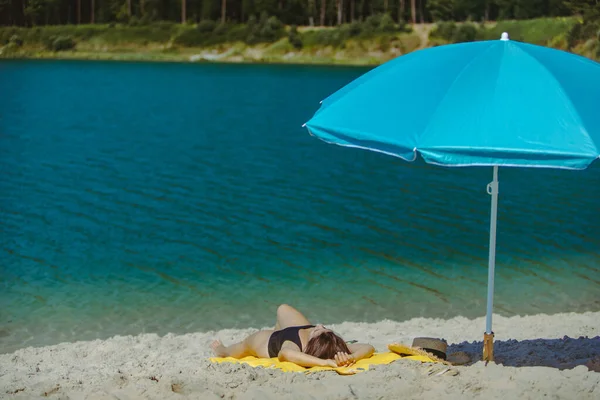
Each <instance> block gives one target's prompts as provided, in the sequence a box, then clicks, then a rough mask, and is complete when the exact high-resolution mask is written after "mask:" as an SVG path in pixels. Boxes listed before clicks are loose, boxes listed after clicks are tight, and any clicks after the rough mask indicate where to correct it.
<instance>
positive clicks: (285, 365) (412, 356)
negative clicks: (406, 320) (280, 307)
mask: <svg viewBox="0 0 600 400" xmlns="http://www.w3.org/2000/svg"><path fill="white" fill-rule="evenodd" d="M388 348H389V349H390V350H391V351H390V352H387V353H375V354H373V355H372V356H371V357H369V358H365V359H362V360H358V361H357V362H356V363H355V364H353V365H351V366H349V367H337V368H333V367H311V368H305V367H301V366H299V365H297V364H294V363H291V362H288V361H279V360H278V359H277V358H276V357H274V358H256V357H244V358H241V359H237V358H233V357H212V358H210V361H211V362H216V363H224V362H228V363H243V364H248V365H251V366H253V367H264V368H275V369H280V370H282V371H284V372H304V373H308V374H310V373H313V372H319V371H335V372H337V373H338V374H340V375H354V374H356V373H357V372H362V371H367V370H368V369H369V367H370V366H371V365H378V364H389V363H392V362H394V361H396V360H399V359H401V358H402V359H406V360H415V361H421V362H438V360H434V359H433V358H431V357H428V356H427V355H423V354H419V353H417V352H413V351H411V350H412V349H411V348H410V347H407V346H403V345H398V344H391V345H389V346H388Z"/></svg>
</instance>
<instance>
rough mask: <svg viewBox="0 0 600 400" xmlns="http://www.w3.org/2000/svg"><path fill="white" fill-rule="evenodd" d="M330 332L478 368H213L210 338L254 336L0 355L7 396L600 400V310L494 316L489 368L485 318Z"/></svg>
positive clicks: (111, 342) (131, 339) (119, 340)
mask: <svg viewBox="0 0 600 400" xmlns="http://www.w3.org/2000/svg"><path fill="white" fill-rule="evenodd" d="M330 326H331V327H332V328H333V329H334V330H335V331H337V332H338V333H340V334H341V335H342V336H343V337H344V338H345V339H346V340H351V339H354V340H358V341H361V342H367V343H371V344H373V345H374V346H375V348H376V350H377V351H386V345H387V344H388V343H391V342H401V343H405V344H411V343H412V339H413V338H414V337H416V336H433V337H439V338H445V339H446V340H447V341H448V343H449V348H448V353H452V352H456V351H466V352H468V353H470V354H472V357H473V361H472V362H471V363H469V364H468V365H464V366H452V367H447V366H445V365H443V364H429V363H420V362H416V361H409V360H399V361H396V362H394V363H392V364H390V365H379V366H375V367H373V368H372V369H371V370H369V371H366V372H361V373H358V374H356V375H353V376H341V375H338V374H337V373H335V372H332V371H327V372H319V373H316V374H311V375H305V374H303V373H284V372H281V371H278V370H266V369H262V368H252V367H249V366H246V365H240V364H212V363H210V361H209V360H208V357H209V356H210V355H211V354H210V347H209V344H210V342H211V341H212V340H213V338H219V339H221V340H222V341H224V342H225V344H228V343H230V342H231V341H233V340H239V339H242V338H243V337H244V336H245V335H247V334H249V333H251V332H254V331H255V330H256V329H245V330H222V331H219V332H202V333H192V334H186V335H173V334H169V335H165V336H163V337H159V336H157V335H154V334H144V335H139V336H116V337H113V338H110V339H108V340H96V341H88V342H77V343H63V344H59V345H55V346H47V347H41V348H31V347H29V348H24V349H20V350H18V351H16V352H14V353H11V354H2V355H0V398H9V399H12V398H15V399H17V398H19V399H20V398H27V399H30V398H44V397H49V398H55V399H182V398H194V399H280V398H283V397H284V396H285V397H287V398H297V399H315V398H320V399H400V398H402V399H413V398H414V399H417V398H419V399H422V398H426V397H429V396H432V398H440V397H441V396H444V398H450V399H454V398H460V399H465V398H484V397H485V398H488V399H489V398H502V399H513V398H525V399H527V398H532V399H533V398H535V399H538V398H542V397H544V398H552V399H599V398H600V373H599V372H594V369H596V371H600V368H599V367H600V336H598V335H599V334H600V312H588V313H584V314H573V313H570V314H555V315H534V316H525V317H510V318H504V317H501V316H494V330H495V332H496V347H495V351H496V363H490V364H488V365H487V366H486V365H485V364H484V363H483V362H481V361H478V358H479V357H480V351H481V339H482V332H483V327H484V319H483V318H478V319H475V320H469V319H466V318H462V317H456V318H453V319H450V320H441V319H425V318H418V319H412V320H410V321H405V322H393V321H381V322H378V323H373V324H366V323H351V322H346V323H341V324H337V325H330ZM448 368H449V369H448ZM590 368H591V369H590ZM442 372H443V373H442Z"/></svg>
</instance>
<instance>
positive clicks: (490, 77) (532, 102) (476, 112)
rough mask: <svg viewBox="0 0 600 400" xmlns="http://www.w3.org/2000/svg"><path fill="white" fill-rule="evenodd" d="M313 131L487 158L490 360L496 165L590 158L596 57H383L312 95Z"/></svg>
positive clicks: (444, 161) (486, 354) (371, 144)
mask: <svg viewBox="0 0 600 400" xmlns="http://www.w3.org/2000/svg"><path fill="white" fill-rule="evenodd" d="M305 126H306V127H307V128H308V130H309V132H310V133H311V134H312V135H314V136H317V137H318V138H320V139H322V140H324V141H326V142H329V143H334V144H338V145H342V146H349V147H358V148H363V149H367V150H373V151H378V152H382V153H386V154H390V155H393V156H397V157H400V158H402V159H404V160H406V161H414V160H415V159H416V158H417V154H421V156H422V157H423V159H424V160H425V162H428V163H430V164H437V165H443V166H493V180H492V182H491V183H490V184H489V185H488V187H487V191H488V193H489V194H490V195H491V196H492V201H491V218H490V246H489V262H488V297H487V313H486V331H485V335H484V351H483V358H484V360H487V361H491V360H493V358H494V357H493V336H494V334H493V331H492V310H493V293H494V269H495V258H496V218H497V205H498V167H499V166H510V167H538V168H567V169H584V168H586V167H588V166H589V165H590V164H591V163H592V162H593V161H594V160H597V159H598V158H600V64H598V63H596V62H594V61H592V60H589V59H587V58H584V57H581V56H577V55H574V54H571V53H567V52H564V51H560V50H554V49H550V48H546V47H541V46H535V45H531V44H527V43H521V42H515V41H511V40H509V39H508V35H507V34H506V33H504V34H502V38H501V40H495V41H482V42H471V43H462V44H453V45H446V46H439V47H434V48H430V49H425V50H420V51H416V52H414V53H410V54H408V55H405V56H401V57H398V58H396V59H394V60H392V61H389V62H387V63H385V64H383V65H381V66H379V67H377V68H375V69H373V70H371V71H370V72H368V73H366V74H364V75H363V76H361V77H359V78H358V79H356V80H354V81H353V82H351V83H349V84H348V85H346V86H345V87H343V88H341V89H340V90H338V91H337V92H335V93H334V94H332V95H331V96H329V97H328V98H326V99H325V100H323V101H322V102H321V107H320V109H319V110H318V111H317V112H316V113H315V115H314V116H313V117H312V118H311V119H310V120H309V121H308V122H307V123H306V124H305Z"/></svg>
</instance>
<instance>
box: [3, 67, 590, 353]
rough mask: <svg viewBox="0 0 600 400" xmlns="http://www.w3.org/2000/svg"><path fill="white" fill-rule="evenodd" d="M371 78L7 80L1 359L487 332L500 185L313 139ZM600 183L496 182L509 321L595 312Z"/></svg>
mask: <svg viewBox="0 0 600 400" xmlns="http://www.w3.org/2000/svg"><path fill="white" fill-rule="evenodd" d="M365 71H366V70H365V69H358V68H333V67H296V66H259V65H187V64H141V63H140V64H138V63H104V62H58V61H54V62H20V61H12V62H2V63H0V88H1V92H2V96H0V173H1V178H0V179H1V180H0V232H1V233H0V254H1V258H0V260H1V261H0V352H7V351H12V350H14V349H16V348H19V347H23V346H28V345H36V346H37V345H44V344H53V343H58V342H62V341H74V340H84V339H93V338H106V337H109V336H111V335H114V334H136V333H141V332H156V333H159V334H164V333H167V332H176V333H184V332H193V331H204V330H211V329H220V328H232V327H250V326H252V327H260V326H266V325H269V324H272V323H273V321H274V313H275V307H276V305H277V304H279V303H282V302H286V303H291V304H294V305H296V306H298V307H299V308H300V309H302V310H304V311H306V313H307V314H308V315H309V317H311V318H312V319H314V320H315V321H320V322H324V323H336V322H341V321H377V320H381V319H384V318H389V319H394V320H404V319H409V318H412V317H417V316H427V317H446V318H447V317H452V316H456V315H465V316H468V317H475V316H481V315H484V313H485V294H486V283H487V255H488V253H487V252H488V248H487V246H488V229H489V201H490V199H489V196H488V195H487V193H486V185H487V183H488V182H489V181H490V179H491V172H492V171H491V168H459V169H450V168H440V167H434V166H429V165H426V164H424V163H422V162H416V163H414V164H410V163H406V162H403V161H401V160H399V159H395V158H392V157H389V156H385V155H381V154H377V153H371V152H367V151H362V150H356V149H347V148H341V147H336V146H332V145H328V144H325V143H323V142H321V141H319V140H317V139H315V138H313V137H311V136H309V135H308V133H307V132H306V131H305V130H304V129H303V128H302V127H301V125H302V123H304V122H305V121H306V120H307V119H309V118H310V116H311V115H312V114H313V113H314V111H315V110H316V109H317V107H318V104H319V101H320V100H322V99H323V98H324V97H326V96H327V95H328V94H329V93H331V92H332V91H334V90H336V89H338V88H339V87H341V86H343V85H344V84H346V83H347V82H349V81H351V80H352V79H354V78H355V77H357V76H359V75H360V74H362V73H364V72H365ZM399 95H402V96H417V95H418V94H416V93H400V94H399ZM596 164H598V163H596ZM599 183H600V166H599V165H594V166H593V167H592V168H590V169H588V170H585V171H560V170H517V169H506V168H504V169H501V170H500V205H499V207H500V208H499V215H498V218H499V221H498V256H497V275H496V277H497V281H496V297H495V306H496V307H495V310H496V311H497V312H498V313H500V314H504V315H514V314H531V313H540V312H547V313H553V312H564V311H584V310H599V309H600V296H599V294H600V292H599V288H600V223H599V222H600V216H599V211H600V206H599V203H598V198H599V197H600V185H599ZM482 330H483V327H482Z"/></svg>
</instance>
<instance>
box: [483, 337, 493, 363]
mask: <svg viewBox="0 0 600 400" xmlns="http://www.w3.org/2000/svg"><path fill="white" fill-rule="evenodd" d="M483 361H485V362H486V364H487V363H488V362H490V361H494V332H492V333H484V334H483Z"/></svg>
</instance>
